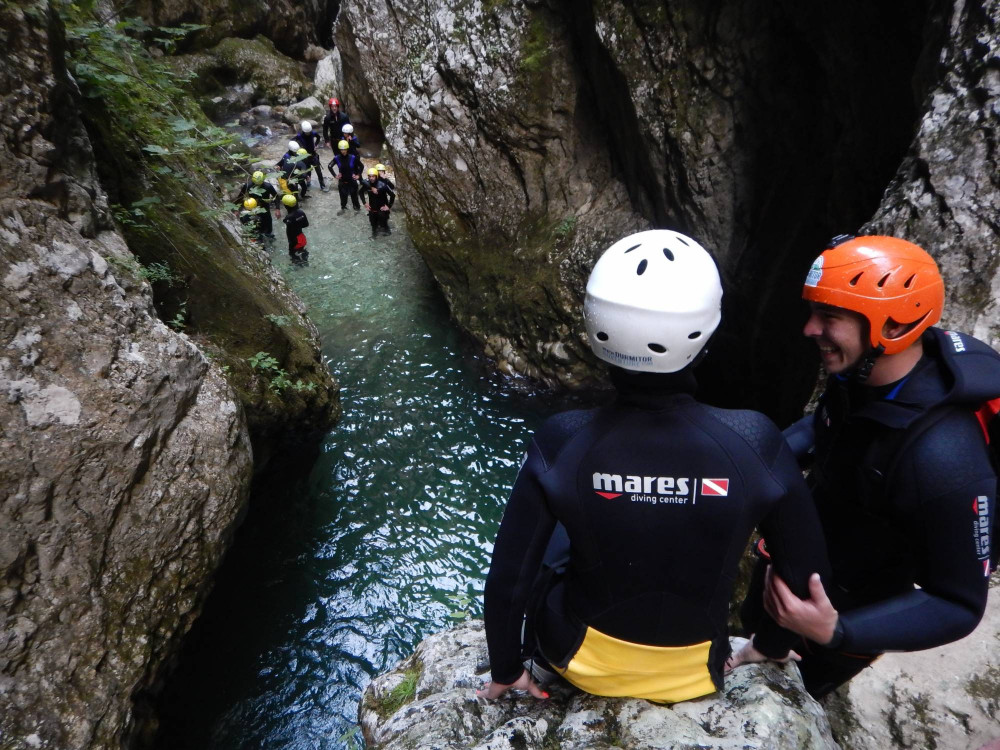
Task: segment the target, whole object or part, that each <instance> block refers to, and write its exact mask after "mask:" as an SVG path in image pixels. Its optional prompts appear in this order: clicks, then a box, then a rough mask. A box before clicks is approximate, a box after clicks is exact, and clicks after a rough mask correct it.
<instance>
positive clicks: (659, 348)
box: [646, 344, 667, 354]
mask: <svg viewBox="0 0 1000 750" xmlns="http://www.w3.org/2000/svg"><path fill="white" fill-rule="evenodd" d="M646 346H648V347H649V350H650V351H653V352H656V353H657V354H666V353H667V347H665V346H664V345H663V344H646Z"/></svg>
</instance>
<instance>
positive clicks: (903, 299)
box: [802, 235, 944, 354]
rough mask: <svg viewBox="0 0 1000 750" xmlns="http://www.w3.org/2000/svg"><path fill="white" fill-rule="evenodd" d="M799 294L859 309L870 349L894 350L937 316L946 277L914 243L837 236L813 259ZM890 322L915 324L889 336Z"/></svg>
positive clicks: (915, 337) (895, 239) (885, 238)
mask: <svg viewBox="0 0 1000 750" xmlns="http://www.w3.org/2000/svg"><path fill="white" fill-rule="evenodd" d="M802 298H803V299H806V300H809V301H810V302H819V303H821V304H824V305H831V306H833V307H841V308H844V309H845V310H853V311H854V312H857V313H861V314H862V315H864V316H865V317H866V318H867V319H868V324H869V333H868V337H869V339H870V340H871V345H872V348H873V349H879V348H880V347H881V349H882V350H883V351H884V353H885V354H898V353H899V352H901V351H903V350H904V349H906V347H908V346H909V345H910V344H912V343H913V342H914V341H916V340H917V339H918V338H919V337H920V334H922V333H923V332H924V331H925V330H927V329H928V328H930V327H931V326H932V325H934V324H935V323H937V322H938V320H939V319H940V318H941V308H942V307H944V281H942V279H941V274H940V272H939V271H938V267H937V263H935V262H934V259H933V258H932V257H931V256H930V255H928V254H927V253H926V252H925V251H924V250H923V249H921V248H920V247H917V246H916V245H914V244H913V243H912V242H907V241H906V240H901V239H898V238H896V237H877V236H873V237H851V236H849V235H840V236H838V237H835V238H834V239H833V241H832V243H831V245H830V246H828V247H827V249H826V250H824V251H823V252H822V254H821V255H820V256H819V257H818V258H816V260H815V261H813V264H812V268H811V269H810V270H809V274H808V275H807V276H806V283H805V286H803V287H802ZM889 320H892V321H893V322H895V323H904V324H906V323H915V324H916V325H914V326H913V328H911V329H910V330H908V331H907V332H906V333H904V334H903V335H902V336H899V337H898V338H894V339H890V338H886V337H885V336H884V335H883V334H882V328H883V327H884V326H885V324H886V322H887V321H889Z"/></svg>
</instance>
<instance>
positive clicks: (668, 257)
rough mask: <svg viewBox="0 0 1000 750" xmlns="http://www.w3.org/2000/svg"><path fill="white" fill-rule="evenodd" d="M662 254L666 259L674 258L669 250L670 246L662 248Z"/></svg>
mask: <svg viewBox="0 0 1000 750" xmlns="http://www.w3.org/2000/svg"><path fill="white" fill-rule="evenodd" d="M685 244H686V243H685ZM663 254H664V255H665V256H666V258H667V260H673V259H674V254H673V253H672V252H670V248H669V247H665V248H663Z"/></svg>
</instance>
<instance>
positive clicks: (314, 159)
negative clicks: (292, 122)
mask: <svg viewBox="0 0 1000 750" xmlns="http://www.w3.org/2000/svg"><path fill="white" fill-rule="evenodd" d="M295 141H296V142H297V143H298V144H299V145H300V146H301V147H302V148H304V149H305V150H306V151H307V152H309V164H310V165H311V166H312V167H313V168H315V170H316V174H317V175H319V187H320V190H322V191H323V192H324V193H325V192H327V191H328V190H329V188H328V187H327V186H326V181H325V180H324V179H323V169H322V165H321V164H320V163H319V154H317V153H316V145H317V144H318V143H319V142H320V135H319V133H317V132H316V131H315V130H313V126H312V123H311V122H309V120H303V121H302V122H301V123H300V124H299V132H298V133H296V134H295Z"/></svg>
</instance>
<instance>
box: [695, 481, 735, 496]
mask: <svg viewBox="0 0 1000 750" xmlns="http://www.w3.org/2000/svg"><path fill="white" fill-rule="evenodd" d="M701 496H702V497H729V480H728V479H702V480H701Z"/></svg>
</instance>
